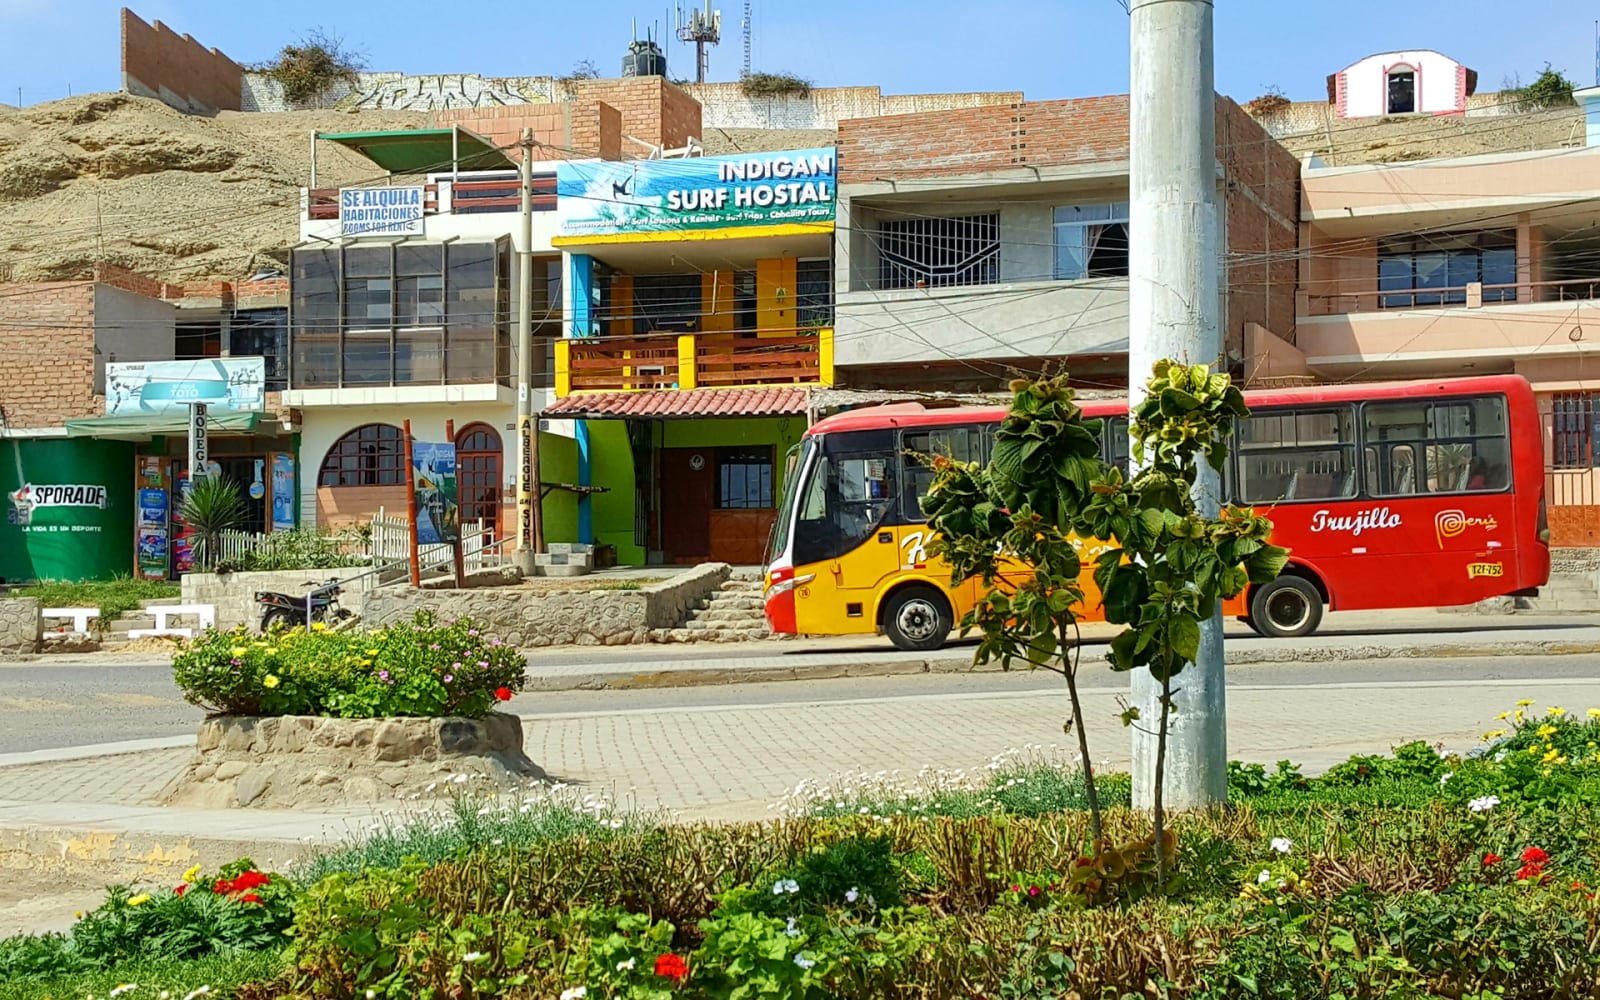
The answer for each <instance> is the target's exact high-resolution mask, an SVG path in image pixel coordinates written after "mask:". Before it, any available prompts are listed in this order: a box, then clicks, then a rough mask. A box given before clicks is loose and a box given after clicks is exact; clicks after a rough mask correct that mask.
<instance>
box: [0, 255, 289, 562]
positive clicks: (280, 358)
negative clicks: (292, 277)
mask: <svg viewBox="0 0 1600 1000" xmlns="http://www.w3.org/2000/svg"><path fill="white" fill-rule="evenodd" d="M287 300H288V284H287V281H286V280H285V279H282V278H271V277H268V278H264V279H263V280H259V281H251V282H240V283H233V282H227V281H201V282H190V283H186V284H177V283H167V282H161V281H157V280H154V279H152V278H148V277H145V276H143V275H139V274H134V273H131V272H129V271H126V270H123V269H121V268H117V267H112V266H100V267H97V268H95V269H94V271H93V273H92V274H91V275H90V276H89V277H86V278H83V279H81V280H76V281H55V282H36V283H13V284H8V285H0V332H3V334H4V335H5V336H6V338H7V341H8V343H9V344H10V345H11V346H12V350H10V351H8V352H7V353H6V354H5V356H4V357H3V358H0V442H3V446H4V447H5V448H6V449H7V450H8V451H9V452H11V454H9V455H8V456H6V460H5V461H4V462H0V466H3V467H4V468H5V473H4V474H3V475H0V487H3V492H5V493H6V494H7V500H8V507H7V515H8V516H7V519H6V523H5V524H4V525H3V526H0V528H3V530H4V532H5V533H6V535H7V537H5V538H0V578H4V579H7V580H14V579H39V578H55V577H62V578H66V577H72V578H77V577H96V576H110V575H114V574H128V573H132V572H135V571H137V572H140V573H142V574H143V575H146V576H156V577H165V576H167V575H169V574H171V573H175V572H180V571H182V570H183V569H185V568H186V562H185V558H186V553H187V549H186V548H185V547H184V546H182V545H177V544H173V545H169V544H167V543H168V541H169V539H171V540H174V541H176V540H178V539H179V538H180V537H181V528H179V527H175V525H174V524H173V522H172V520H171V514H172V509H173V507H174V506H175V504H174V502H173V499H172V491H173V490H174V489H176V488H177V487H178V484H179V482H180V480H182V479H183V478H184V476H185V474H186V471H187V470H186V456H187V450H188V408H187V403H186V400H187V399H189V398H197V399H202V400H205V401H207V402H208V403H210V406H211V411H212V412H211V417H210V419H209V420H208V426H209V430H210V435H209V437H210V462H211V463H212V464H213V465H214V466H215V468H216V469H217V470H220V471H221V472H222V473H223V474H224V475H227V476H228V477H229V478H232V479H234V480H235V481H237V482H238V483H239V485H240V489H241V492H242V493H245V494H246V496H247V499H246V508H247V512H248V516H249V517H251V518H252V519H253V521H254V523H251V522H250V521H247V522H246V523H245V524H244V525H241V527H245V528H253V529H254V530H258V531H267V530H270V529H271V528H272V527H273V526H274V525H276V526H277V527H290V526H293V524H294V522H295V517H294V509H293V506H292V504H291V505H290V506H289V507H288V508H284V507H283V505H282V504H281V502H280V504H279V505H278V510H277V516H274V514H273V511H272V496H271V490H270V489H269V488H268V484H267V481H266V474H267V471H268V469H269V467H270V466H271V464H272V461H273V458H274V456H285V457H286V458H287V460H288V468H287V470H286V471H285V473H284V474H285V475H287V476H288V477H290V478H291V479H292V477H293V475H294V472H293V464H292V460H293V452H294V442H293V436H292V434H293V430H294V425H295V415H294V414H292V413H289V412H287V411H285V410H283V408H282V406H281V389H282V387H283V386H282V381H281V378H282V371H283V362H284V361H285V360H286V359H285V355H286V352H287V315H286V307H287V305H288V301H287ZM208 394H209V395H208ZM284 462H285V459H283V458H280V459H278V464H279V466H280V468H281V467H282V466H283V465H284ZM255 484H260V489H259V490H256V489H254V488H253V487H254V486H255ZM51 485H70V486H73V487H82V489H79V490H76V491H56V492H55V493H50V492H48V491H47V492H44V493H42V494H41V493H40V492H39V491H38V490H37V488H38V487H47V486H51ZM136 490H137V491H140V492H139V494H138V495H139V496H140V498H141V499H143V500H145V501H153V499H154V495H155V494H154V493H152V492H150V491H156V492H158V493H160V494H161V496H162V500H163V504H164V507H163V512H164V513H163V521H162V524H161V525H160V530H159V531H154V529H153V528H152V530H150V531H144V529H141V528H140V527H139V526H138V524H137V523H136V520H135V516H136V505H135V502H134V497H135V495H136ZM38 496H46V497H58V496H76V497H91V498H94V499H95V500H96V502H95V503H91V504H77V505H73V504H59V503H58V504H54V505H53V506H51V507H50V508H49V509H48V510H40V509H35V508H36V507H37V506H38V504H37V502H36V501H32V500H30V499H29V498H30V497H38ZM58 508H59V509H58ZM152 516H153V515H152ZM147 527H149V526H147ZM141 531H144V535H145V539H146V540H147V541H149V544H148V545H142V546H141V550H142V552H143V558H142V559H138V558H136V557H135V554H134V553H135V542H136V540H137V539H138V538H139V536H140V532H141ZM11 533H16V537H10V534H11ZM157 541H159V543H160V544H159V545H157V544H156V542H157Z"/></svg>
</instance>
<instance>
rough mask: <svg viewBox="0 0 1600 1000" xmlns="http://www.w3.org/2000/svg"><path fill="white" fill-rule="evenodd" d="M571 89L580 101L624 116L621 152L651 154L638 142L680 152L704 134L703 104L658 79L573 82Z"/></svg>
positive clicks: (634, 78)
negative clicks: (613, 110) (594, 104)
mask: <svg viewBox="0 0 1600 1000" xmlns="http://www.w3.org/2000/svg"><path fill="white" fill-rule="evenodd" d="M569 86H570V87H571V90H572V95H573V97H574V98H576V99H577V100H578V101H600V102H603V103H605V104H609V105H611V106H612V107H613V108H616V109H617V110H618V111H619V112H621V113H622V134H623V136H624V139H623V142H622V152H623V154H624V155H625V156H643V155H645V154H646V153H648V150H646V149H645V148H644V147H643V146H641V145H639V143H638V142H630V141H628V139H630V138H632V139H638V140H640V141H641V142H646V143H649V144H650V145H652V146H663V147H665V148H667V149H677V148H679V147H681V146H683V145H684V144H685V143H687V142H688V141H689V140H690V139H691V138H695V139H698V138H700V137H701V135H702V134H703V133H702V132H701V128H700V102H699V101H697V100H695V99H694V98H693V97H691V96H690V95H689V94H688V93H686V92H684V91H683V90H680V89H679V88H677V87H675V86H673V85H672V84H671V83H668V82H667V81H666V80H665V79H664V78H662V77H659V76H625V77H620V78H618V79H615V80H574V81H572V82H571V83H570V84H569Z"/></svg>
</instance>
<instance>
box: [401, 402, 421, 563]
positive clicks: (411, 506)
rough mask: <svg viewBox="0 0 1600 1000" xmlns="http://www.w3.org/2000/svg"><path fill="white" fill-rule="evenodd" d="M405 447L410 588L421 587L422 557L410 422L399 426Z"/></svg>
mask: <svg viewBox="0 0 1600 1000" xmlns="http://www.w3.org/2000/svg"><path fill="white" fill-rule="evenodd" d="M400 429H401V431H402V432H403V434H404V436H405V445H406V538H407V541H409V542H410V545H409V548H410V550H411V586H413V587H421V586H422V557H421V556H420V555H419V554H418V552H417V472H416V468H415V466H414V465H413V464H412V457H411V421H409V420H407V421H405V422H404V423H402V424H401V427H400Z"/></svg>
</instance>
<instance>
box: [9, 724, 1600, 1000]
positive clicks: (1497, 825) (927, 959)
mask: <svg viewBox="0 0 1600 1000" xmlns="http://www.w3.org/2000/svg"><path fill="white" fill-rule="evenodd" d="M1519 711H1520V714H1519ZM1519 711H1514V712H1511V713H1508V716H1507V727H1506V732H1504V733H1501V734H1498V735H1496V734H1490V735H1489V737H1488V739H1487V740H1486V741H1485V744H1484V747H1483V749H1481V750H1479V751H1475V752H1474V753H1472V754H1469V755H1453V754H1452V755H1444V754H1441V753H1439V752H1438V751H1437V750H1435V749H1434V748H1432V747H1428V746H1425V745H1422V744H1410V745H1407V746H1405V747H1401V748H1399V750H1398V751H1397V752H1396V753H1394V754H1392V755H1382V756H1365V757H1357V758H1352V759H1351V760H1349V761H1347V762H1345V763H1343V764H1340V765H1338V766H1337V767H1334V768H1332V769H1330V771H1329V772H1328V773H1327V774H1325V775H1322V776H1318V777H1307V776H1303V775H1301V774H1300V773H1299V772H1298V770H1297V769H1296V768H1294V767H1293V766H1292V765H1287V764H1285V765H1280V766H1279V767H1278V768H1277V769H1276V770H1273V771H1268V770H1266V769H1264V768H1257V767H1253V766H1246V765H1239V766H1236V767H1234V768H1233V773H1232V778H1233V782H1232V785H1231V789H1230V790H1231V792H1232V794H1233V795H1234V796H1236V799H1237V801H1236V805H1235V808H1234V809H1233V810H1232V811H1231V812H1229V813H1227V814H1215V815H1183V816H1179V817H1176V818H1175V822H1174V826H1173V832H1174V841H1173V842H1172V843H1171V844H1170V845H1167V850H1168V852H1169V854H1168V857H1169V859H1170V861H1171V862H1172V867H1173V871H1175V873H1176V875H1177V878H1176V879H1175V880H1173V881H1172V882H1170V883H1168V884H1166V885H1164V886H1157V885H1156V884H1155V881H1154V878H1153V865H1152V863H1151V861H1152V858H1153V845H1152V844H1151V842H1150V840H1149V839H1148V838H1147V837H1146V836H1145V833H1146V831H1147V829H1148V821H1147V819H1146V818H1145V817H1142V816H1139V815H1137V814H1134V813H1131V812H1130V811H1128V810H1127V809H1126V808H1125V807H1122V806H1118V807H1116V808H1114V809H1111V810H1110V811H1109V812H1108V814H1107V817H1106V822H1107V834H1108V838H1109V842H1108V845H1107V846H1106V847H1105V848H1104V849H1102V850H1101V851H1099V852H1097V853H1096V854H1094V855H1092V856H1091V855H1089V854H1087V853H1086V851H1087V841H1088V819H1087V817H1086V816H1085V815H1084V814H1083V813H1082V812H1081V811H1078V810H1076V809H1073V808H1071V806H1073V805H1074V804H1075V803H1076V801H1077V799H1078V797H1079V796H1081V781H1079V780H1077V777H1076V775H1075V774H1073V773H1071V772H1064V771H1063V770H1062V769H1061V768H1060V767H1059V766H1057V765H1052V764H1049V763H1048V762H1044V761H1041V760H1040V759H1038V758H1037V757H1022V758H1016V759H1013V758H1007V759H1003V760H1000V761H997V762H996V764H995V767H994V769H993V770H984V771H981V772H979V773H977V774H976V775H973V776H948V775H945V776H929V779H930V780H931V782H932V784H933V785H934V787H933V788H932V789H930V791H931V792H932V793H933V794H919V791H918V788H917V787H916V786H915V785H914V784H910V783H908V784H896V783H894V782H892V781H890V780H887V778H881V777H878V776H871V777H870V778H860V779H851V780H845V781H839V780H834V781H829V782H826V783H821V784H819V785H818V786H817V788H816V789H815V790H814V791H810V792H804V793H803V794H801V795H800V796H798V797H796V798H792V799H791V800H790V801H789V803H788V807H789V815H790V817H791V818H788V819H785V820H783V821H781V822H778V823H769V824H759V825H758V824H743V825H719V826H709V825H696V826H687V827H682V826H678V827H671V826H662V825H658V824H657V823H654V822H651V821H649V820H647V819H636V818H624V817H619V816H617V815H616V814H615V813H614V812H612V811H611V809H610V807H609V806H608V805H607V804H606V803H604V802H603V801H599V800H596V799H594V798H593V797H587V798H584V799H583V800H582V801H580V800H579V798H578V795H577V794H575V793H571V792H568V793H565V795H566V798H564V799H563V798H562V797H561V796H559V795H556V796H547V797H544V798H541V799H538V800H524V799H510V800H508V799H506V798H505V797H503V796H502V797H497V798H493V799H490V798H487V797H477V798H472V799H463V800H462V801H461V802H460V803H459V805H458V808H457V810H456V812H455V815H454V816H453V817H452V818H451V819H449V820H448V821H446V822H444V823H442V824H415V825H411V826H407V827H405V828H400V829H392V830H383V831H380V832H378V833H375V834H372V835H370V837H369V838H368V839H366V840H365V841H362V842H358V843H356V844H353V845H351V846H350V847H349V848H347V849H345V850H343V851H341V852H340V853H339V854H337V855H330V856H328V857H326V858H324V859H322V860H321V861H320V862H317V863H314V864H312V865H310V866H308V867H307V868H306V869H305V872H306V881H307V883H308V887H307V888H306V889H305V890H304V892H303V893H302V894H300V895H299V896H298V897H297V898H296V901H295V907H294V909H295V915H294V924H293V928H292V931H293V937H294V941H293V946H292V950H291V951H290V952H288V953H286V955H285V958H284V960H283V964H282V966H281V968H282V969H283V970H284V972H283V975H281V976H278V977H276V978H274V977H271V976H268V977H264V978H263V980H262V981H260V982H257V983H255V984H252V985H251V986H250V987H249V988H248V990H247V991H245V992H244V993H241V994H239V995H240V996H245V997H248V998H249V1000H267V998H273V997H311V996H333V997H362V996H366V995H368V993H369V991H370V993H371V995H373V996H374V997H377V996H383V997H401V996H406V997H409V996H436V997H441V996H461V997H476V998H480V1000H482V998H490V997H495V998H500V997H504V998H507V1000H512V998H516V1000H521V998H534V997H539V998H551V997H559V996H565V997H568V998H569V1000H576V998H579V997H614V998H624V997H627V998H659V1000H665V998H666V997H669V996H671V997H684V998H696V1000H698V998H704V1000H711V998H717V1000H721V998H729V997H736V996H765V997H775V998H792V1000H803V998H805V1000H809V998H823V997H874V998H876V997H887V998H899V997H905V998H911V997H917V998H932V997H940V998H943V997H952V998H953V997H978V996H981V997H1002V998H1010V1000H1024V998H1038V1000H1045V998H1058V997H1063V996H1159V997H1163V998H1167V1000H1200V998H1206V1000H1220V998H1232V997H1256V996H1259V997H1273V998H1285V1000H1288V998H1294V1000H1302V998H1315V997H1335V996H1343V997H1364V998H1383V1000H1402V998H1405V1000H1414V998H1423V997H1432V996H1437V997H1451V998H1458V997H1475V998H1482V997H1498V998H1505V1000H1535V998H1540V1000H1543V998H1560V1000H1595V998H1596V997H1600V945H1597V944H1596V942H1600V903H1597V902H1596V899H1595V895H1596V894H1595V889H1594V886H1595V885H1596V881H1597V874H1600V836H1596V834H1597V832H1600V794H1597V792H1600V759H1597V757H1596V755H1595V753H1594V751H1595V747H1593V746H1591V744H1593V743H1595V742H1596V740H1597V737H1600V718H1590V717H1589V715H1588V714H1587V713H1567V712H1563V711H1559V710H1547V711H1545V712H1540V713H1537V714H1535V713H1533V712H1532V711H1531V710H1530V706H1526V705H1523V706H1519ZM1574 715H1576V718H1574ZM1596 715H1600V713H1596ZM820 792H825V793H826V794H818V793H820ZM1490 800H1492V801H1490ZM1063 806H1065V807H1067V808H1065V809H1062V808H1061V807H1063ZM151 895H152V898H153V899H160V898H162V897H161V895H160V893H152V894H151ZM126 897H127V893H126V891H123V892H122V898H123V899H124V904H123V905H126ZM76 933H77V932H74V936H76ZM26 940H29V941H32V942H34V945H30V946H25V945H24V944H21V943H17V942H7V943H5V944H3V945H0V962H3V961H4V960H5V959H4V956H5V955H7V954H11V955H13V956H15V955H17V954H21V953H23V952H25V951H27V949H28V947H37V941H38V940H39V939H26ZM20 967H21V966H19V965H17V964H15V963H14V964H13V968H20ZM22 975H23V976H24V978H26V975H27V974H26V972H24V973H22ZM58 982H60V983H62V984H64V985H62V986H61V988H59V989H55V991H54V993H53V995H55V996H66V995H79V994H81V993H82V992H83V991H82V990H77V991H75V992H73V991H69V989H68V988H67V987H68V985H71V984H70V983H69V982H68V981H66V980H58ZM192 985H193V984H192V983H191V984H189V988H192ZM140 988H144V987H143V986H141V987H140ZM44 989H46V987H45V986H44V985H42V984H41V986H40V991H43V990H44ZM25 995H26V996H27V997H28V998H29V1000H32V998H33V997H34V996H41V997H42V996H44V995H52V994H47V993H44V992H36V993H29V994H25ZM150 995H151V996H154V993H153V992H152V993H151V994H150ZM139 996H141V994H138V993H133V994H130V1000H137V998H138V997H139ZM173 996H174V997H177V996H181V994H179V993H174V994H173Z"/></svg>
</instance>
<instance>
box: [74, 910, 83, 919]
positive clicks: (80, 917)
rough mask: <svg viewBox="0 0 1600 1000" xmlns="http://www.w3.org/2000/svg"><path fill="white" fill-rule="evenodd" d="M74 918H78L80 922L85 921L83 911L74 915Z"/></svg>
mask: <svg viewBox="0 0 1600 1000" xmlns="http://www.w3.org/2000/svg"><path fill="white" fill-rule="evenodd" d="M73 916H74V917H76V918H78V919H79V920H82V919H83V911H82V910H79V911H78V912H76V913H74V914H73Z"/></svg>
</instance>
